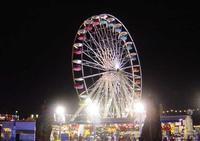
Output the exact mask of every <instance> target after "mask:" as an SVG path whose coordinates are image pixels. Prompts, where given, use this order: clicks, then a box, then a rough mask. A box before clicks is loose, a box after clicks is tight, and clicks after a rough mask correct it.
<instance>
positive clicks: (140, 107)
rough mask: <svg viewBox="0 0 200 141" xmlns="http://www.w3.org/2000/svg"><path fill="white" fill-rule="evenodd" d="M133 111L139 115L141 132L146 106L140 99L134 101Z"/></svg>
mask: <svg viewBox="0 0 200 141" xmlns="http://www.w3.org/2000/svg"><path fill="white" fill-rule="evenodd" d="M133 106H134V107H133V112H134V113H135V114H136V115H138V116H139V131H140V133H141V130H142V122H143V121H144V118H145V113H146V112H145V107H144V105H143V103H142V102H140V101H138V102H136V103H134V105H133Z"/></svg>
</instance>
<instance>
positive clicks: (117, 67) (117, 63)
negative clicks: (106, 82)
mask: <svg viewBox="0 0 200 141" xmlns="http://www.w3.org/2000/svg"><path fill="white" fill-rule="evenodd" d="M114 63H115V69H116V70H118V69H119V68H120V63H119V61H118V60H115V61H114Z"/></svg>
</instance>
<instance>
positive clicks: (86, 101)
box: [85, 97, 92, 105]
mask: <svg viewBox="0 0 200 141" xmlns="http://www.w3.org/2000/svg"><path fill="white" fill-rule="evenodd" d="M91 103H92V100H91V99H90V98H89V97H88V98H87V99H86V100H85V104H86V105H88V104H91Z"/></svg>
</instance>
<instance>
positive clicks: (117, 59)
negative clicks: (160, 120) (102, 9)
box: [72, 14, 142, 118]
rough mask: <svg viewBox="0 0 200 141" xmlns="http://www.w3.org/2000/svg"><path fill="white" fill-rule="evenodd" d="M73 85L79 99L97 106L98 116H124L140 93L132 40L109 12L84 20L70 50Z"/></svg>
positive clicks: (139, 70)
mask: <svg viewBox="0 0 200 141" xmlns="http://www.w3.org/2000/svg"><path fill="white" fill-rule="evenodd" d="M72 72H73V80H74V87H75V89H76V91H77V94H78V96H79V98H80V100H81V101H84V100H85V101H86V100H88V99H89V100H90V101H91V102H92V103H93V104H94V103H95V104H96V105H98V107H99V110H100V112H99V113H100V116H101V117H102V118H108V117H116V118H121V117H127V116H128V115H129V114H130V112H131V109H132V107H133V105H134V102H136V101H137V100H140V98H141V95H142V72H141V66H140V60H139V57H138V53H137V50H136V46H135V43H134V42H133V39H132V37H131V35H130V34H129V32H128V30H127V29H126V27H125V26H124V25H123V24H122V22H121V21H120V20H118V19H117V18H116V17H114V16H112V15H110V14H100V15H95V16H92V17H90V18H88V19H86V20H85V21H84V22H83V23H82V25H81V26H80V28H79V29H78V32H77V34H76V37H75V40H74V44H73V51H72Z"/></svg>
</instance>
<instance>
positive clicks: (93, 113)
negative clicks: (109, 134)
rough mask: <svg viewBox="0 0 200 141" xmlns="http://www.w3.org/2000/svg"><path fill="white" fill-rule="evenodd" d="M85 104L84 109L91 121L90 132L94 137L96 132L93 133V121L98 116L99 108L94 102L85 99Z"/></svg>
mask: <svg viewBox="0 0 200 141" xmlns="http://www.w3.org/2000/svg"><path fill="white" fill-rule="evenodd" d="M86 104H87V107H86V112H87V114H88V116H89V117H90V118H91V119H92V120H91V121H92V132H93V133H94V137H95V135H96V133H95V132H96V131H95V124H94V120H97V119H98V118H97V117H99V116H100V114H99V106H98V104H97V103H96V102H92V100H91V99H89V98H88V99H86Z"/></svg>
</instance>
